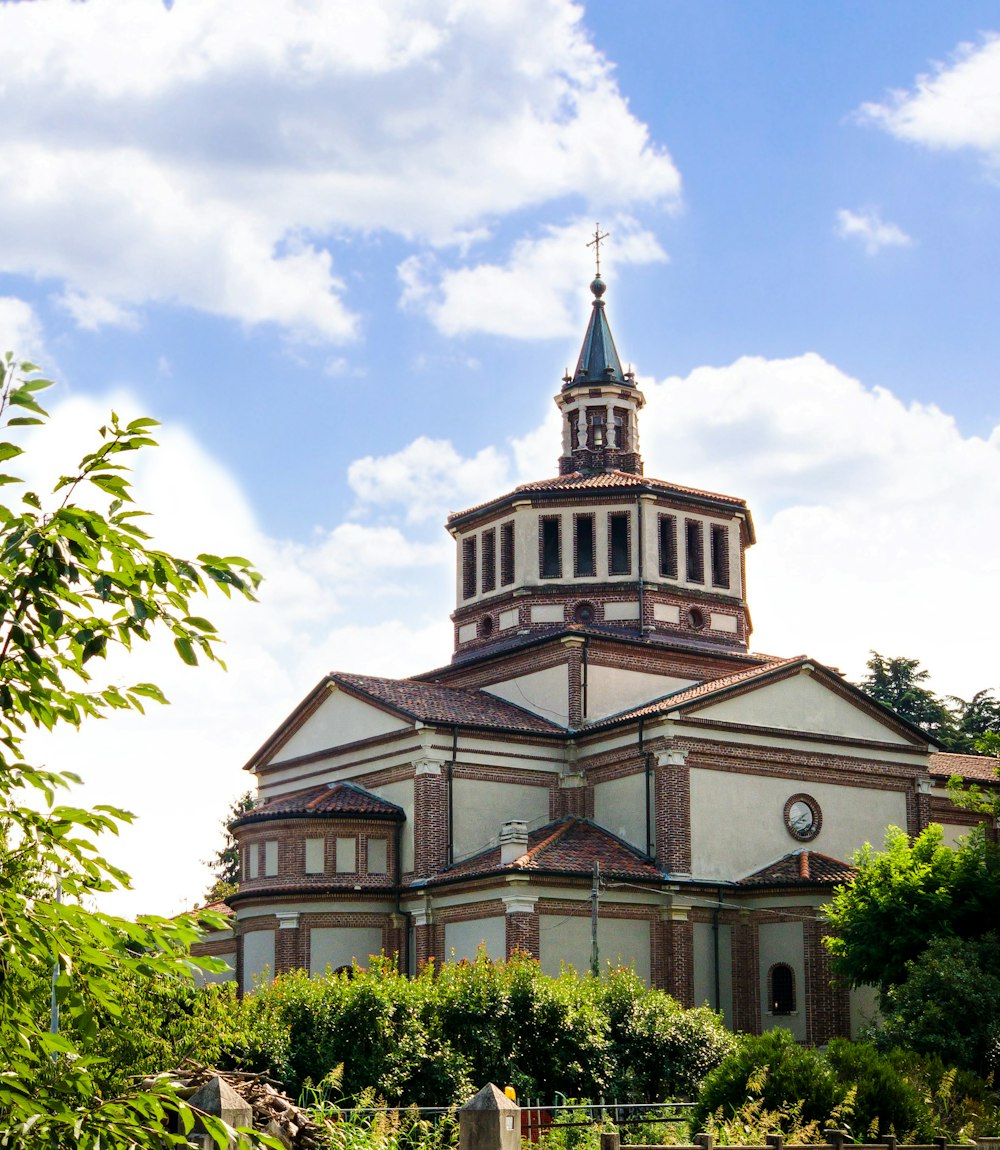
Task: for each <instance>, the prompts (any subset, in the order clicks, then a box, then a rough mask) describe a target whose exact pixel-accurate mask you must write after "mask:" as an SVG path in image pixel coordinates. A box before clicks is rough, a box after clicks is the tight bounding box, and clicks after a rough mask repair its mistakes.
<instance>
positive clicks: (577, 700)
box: [561, 635, 586, 730]
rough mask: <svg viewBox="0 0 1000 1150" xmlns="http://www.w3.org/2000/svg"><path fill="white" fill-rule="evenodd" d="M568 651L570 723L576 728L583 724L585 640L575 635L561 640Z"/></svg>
mask: <svg viewBox="0 0 1000 1150" xmlns="http://www.w3.org/2000/svg"><path fill="white" fill-rule="evenodd" d="M561 642H562V645H563V648H564V649H565V651H566V689H567V699H568V709H569V725H570V726H571V727H572V728H573V729H574V730H575V729H576V728H577V727H580V726H582V725H583V721H584V719H585V718H586V716H585V715H584V713H583V679H582V673H581V667H582V664H583V644H584V642H585V640H583V639H578V638H577V637H576V636H575V635H574V636H571V637H569V638H566V639H563V640H561Z"/></svg>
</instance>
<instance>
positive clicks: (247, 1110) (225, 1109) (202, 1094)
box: [188, 1076, 253, 1146]
mask: <svg viewBox="0 0 1000 1150" xmlns="http://www.w3.org/2000/svg"><path fill="white" fill-rule="evenodd" d="M188 1105H189V1106H190V1107H191V1108H192V1109H193V1110H200V1111H202V1113H204V1114H211V1115H212V1116H213V1117H214V1118H221V1119H222V1121H223V1122H225V1123H227V1124H228V1125H229V1126H245V1127H252V1126H253V1108H252V1107H251V1105H250V1103H249V1102H247V1101H245V1100H244V1098H243V1097H242V1096H241V1095H239V1094H237V1093H236V1091H235V1090H234V1089H233V1088H232V1087H231V1086H230V1085H229V1083H228V1082H225V1081H224V1080H223V1079H221V1078H219V1077H218V1076H216V1077H215V1078H210V1079H209V1080H208V1081H207V1082H206V1083H205V1085H204V1086H202V1088H201V1089H200V1090H199V1091H198V1092H197V1093H195V1094H192V1095H191V1097H190V1098H189V1099H188ZM199 1129H201V1130H204V1127H202V1126H201V1124H200V1123H198V1124H196V1126H195V1132H198V1131H199ZM242 1141H243V1140H242V1139H235V1140H233V1141H232V1142H231V1145H232V1146H239V1145H240V1144H241V1143H242Z"/></svg>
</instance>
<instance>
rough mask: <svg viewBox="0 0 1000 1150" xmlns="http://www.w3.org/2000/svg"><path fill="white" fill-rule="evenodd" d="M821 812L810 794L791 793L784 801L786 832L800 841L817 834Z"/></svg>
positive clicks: (812, 837)
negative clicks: (786, 800)
mask: <svg viewBox="0 0 1000 1150" xmlns="http://www.w3.org/2000/svg"><path fill="white" fill-rule="evenodd" d="M821 818H822V816H821V814H820V809H819V804H818V803H817V802H816V800H815V799H814V798H812V797H811V796H810V795H792V797H791V798H790V799H789V800H788V802H787V803H785V826H786V827H787V828H788V833H789V834H790V835H791V836H792V837H793V838H797V839H799V840H800V841H802V842H807V841H808V840H809V839H814V838H815V837H816V836H817V835H818V834H819V828H820V821H821Z"/></svg>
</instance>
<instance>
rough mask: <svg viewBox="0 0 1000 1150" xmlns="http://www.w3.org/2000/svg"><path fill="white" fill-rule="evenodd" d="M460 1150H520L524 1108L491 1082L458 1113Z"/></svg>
mask: <svg viewBox="0 0 1000 1150" xmlns="http://www.w3.org/2000/svg"><path fill="white" fill-rule="evenodd" d="M458 1147H459V1150H520V1147H521V1107H520V1106H518V1105H517V1103H516V1102H511V1100H510V1099H509V1098H508V1097H507V1095H506V1094H504V1092H503V1091H502V1090H499V1089H498V1088H497V1087H496V1086H494V1085H493V1083H492V1082H491V1083H490V1084H489V1085H488V1086H484V1087H483V1088H482V1090H480V1091H479V1093H478V1094H476V1095H475V1096H474V1097H472V1098H470V1099H469V1101H468V1102H466V1104H465V1105H464V1106H463V1107H461V1108H460V1109H459V1111H458Z"/></svg>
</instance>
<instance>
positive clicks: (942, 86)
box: [860, 33, 1000, 167]
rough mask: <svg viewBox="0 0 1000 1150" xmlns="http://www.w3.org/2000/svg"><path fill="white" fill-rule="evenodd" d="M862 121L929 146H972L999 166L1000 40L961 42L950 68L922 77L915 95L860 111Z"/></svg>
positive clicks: (899, 95)
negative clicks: (976, 42) (972, 42)
mask: <svg viewBox="0 0 1000 1150" xmlns="http://www.w3.org/2000/svg"><path fill="white" fill-rule="evenodd" d="M860 114H861V116H862V118H864V119H866V120H869V121H870V122H872V123H875V124H877V125H879V126H880V127H882V128H884V129H885V130H886V131H888V132H891V133H892V135H894V136H896V137H898V138H899V139H901V140H909V141H911V142H912V143H915V144H923V145H924V146H925V147H928V148H943V149H957V148H971V149H972V150H974V151H977V152H980V153H981V154H982V155H983V157H984V158H985V159H986V161H987V163H988V164H989V165H990V166H992V167H995V166H996V165H997V164H1000V36H998V35H997V34H996V33H990V34H988V35H986V36H983V37H982V40H981V42H980V43H978V44H969V43H965V44H961V45H959V47H958V49H957V50H956V51H955V53H954V54H953V56H952V59H951V60H950V62H949V63H948V64H938V65H936V66H935V67H934V70H933V71H932V72H929V73H926V74H923V75H920V76H918V77H917V78H916V81H915V82H914V87H913V90H912V91H903V90H896V91H893V92H890V93H889V94H888V96H887V97H886V99H885V101H884V102H882V103H868V104H864V105H862V107H861V110H860Z"/></svg>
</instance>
